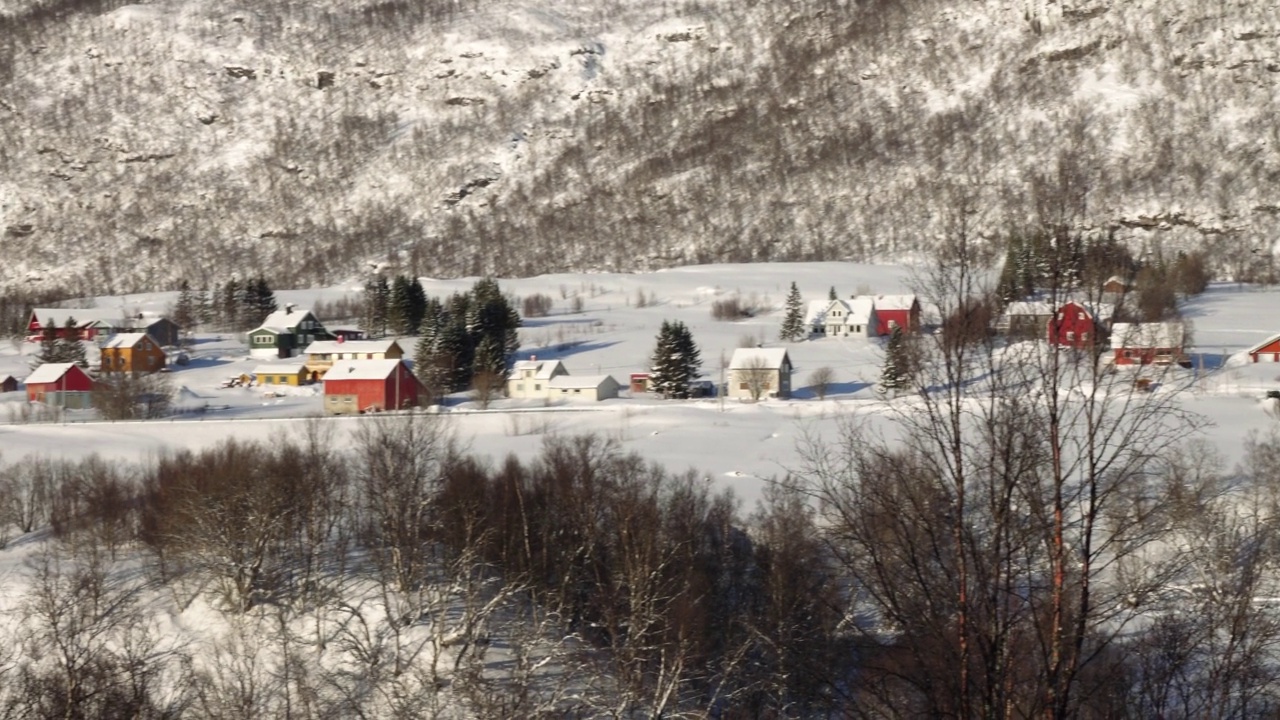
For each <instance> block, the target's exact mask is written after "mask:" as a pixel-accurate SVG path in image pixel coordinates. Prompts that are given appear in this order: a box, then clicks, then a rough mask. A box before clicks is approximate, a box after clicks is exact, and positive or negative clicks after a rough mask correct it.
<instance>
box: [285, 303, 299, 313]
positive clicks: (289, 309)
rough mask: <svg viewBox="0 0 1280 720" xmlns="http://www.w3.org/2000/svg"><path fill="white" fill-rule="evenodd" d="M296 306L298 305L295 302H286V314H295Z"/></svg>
mask: <svg viewBox="0 0 1280 720" xmlns="http://www.w3.org/2000/svg"><path fill="white" fill-rule="evenodd" d="M295 307H297V306H296V305H294V304H293V303H285V304H284V314H285V315H292V314H293V309H294V308H295Z"/></svg>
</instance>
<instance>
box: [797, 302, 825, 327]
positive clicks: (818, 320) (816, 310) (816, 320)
mask: <svg viewBox="0 0 1280 720" xmlns="http://www.w3.org/2000/svg"><path fill="white" fill-rule="evenodd" d="M829 307H831V301H830V300H810V301H809V308H808V310H807V311H806V312H805V315H804V321H805V323H807V324H809V325H821V324H822V323H824V322H826V319H827V308H829Z"/></svg>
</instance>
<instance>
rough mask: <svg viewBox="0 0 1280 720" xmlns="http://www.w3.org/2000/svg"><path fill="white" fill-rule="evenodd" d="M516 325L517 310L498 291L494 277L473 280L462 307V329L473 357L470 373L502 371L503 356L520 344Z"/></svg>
mask: <svg viewBox="0 0 1280 720" xmlns="http://www.w3.org/2000/svg"><path fill="white" fill-rule="evenodd" d="M519 327H520V313H519V312H517V311H516V309H515V308H514V307H513V306H512V305H511V303H510V302H509V301H508V300H507V298H506V296H505V295H503V294H502V290H501V289H500V288H499V287H498V283H497V281H495V280H494V279H493V278H483V279H481V280H478V281H476V284H475V285H474V286H473V287H472V289H471V293H470V298H469V302H468V303H467V311H466V330H467V335H468V336H469V338H470V341H471V347H472V349H473V351H474V358H475V361H474V362H473V367H472V371H473V374H474V373H479V372H492V373H496V374H499V375H501V374H504V373H505V372H506V365H507V358H508V357H510V356H511V354H512V353H514V352H515V351H516V350H517V349H519V347H520V335H519V331H518V328H519ZM481 348H483V353H482V352H481Z"/></svg>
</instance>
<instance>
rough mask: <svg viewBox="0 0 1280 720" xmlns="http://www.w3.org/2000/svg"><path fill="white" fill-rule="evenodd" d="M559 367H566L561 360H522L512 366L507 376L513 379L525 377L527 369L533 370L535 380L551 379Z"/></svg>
mask: <svg viewBox="0 0 1280 720" xmlns="http://www.w3.org/2000/svg"><path fill="white" fill-rule="evenodd" d="M557 368H559V369H561V370H563V369H564V365H563V364H562V363H561V362H560V361H559V360H520V361H518V362H516V363H515V364H514V365H512V366H511V374H510V375H508V376H507V377H508V379H511V380H519V379H520V378H522V377H524V372H525V371H526V370H532V371H533V379H534V380H550V379H551V378H552V377H554V376H555V375H556V369H557ZM565 372H567V371H565ZM560 374H563V372H562V373H560Z"/></svg>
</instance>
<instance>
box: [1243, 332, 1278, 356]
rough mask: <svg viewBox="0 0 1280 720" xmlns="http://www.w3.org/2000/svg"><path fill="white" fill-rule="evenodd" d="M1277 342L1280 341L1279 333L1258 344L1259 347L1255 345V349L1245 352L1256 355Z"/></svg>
mask: <svg viewBox="0 0 1280 720" xmlns="http://www.w3.org/2000/svg"><path fill="white" fill-rule="evenodd" d="M1277 340H1280V333H1277V334H1275V335H1272V336H1271V337H1269V338H1267V339H1266V340H1263V341H1262V342H1260V343H1258V344H1257V345H1254V346H1253V347H1251V348H1249V349H1248V350H1245V352H1246V353H1256V352H1258V351H1259V350H1261V349H1262V348H1264V347H1266V346H1268V345H1270V344H1271V343H1273V342H1276V341H1277Z"/></svg>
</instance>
